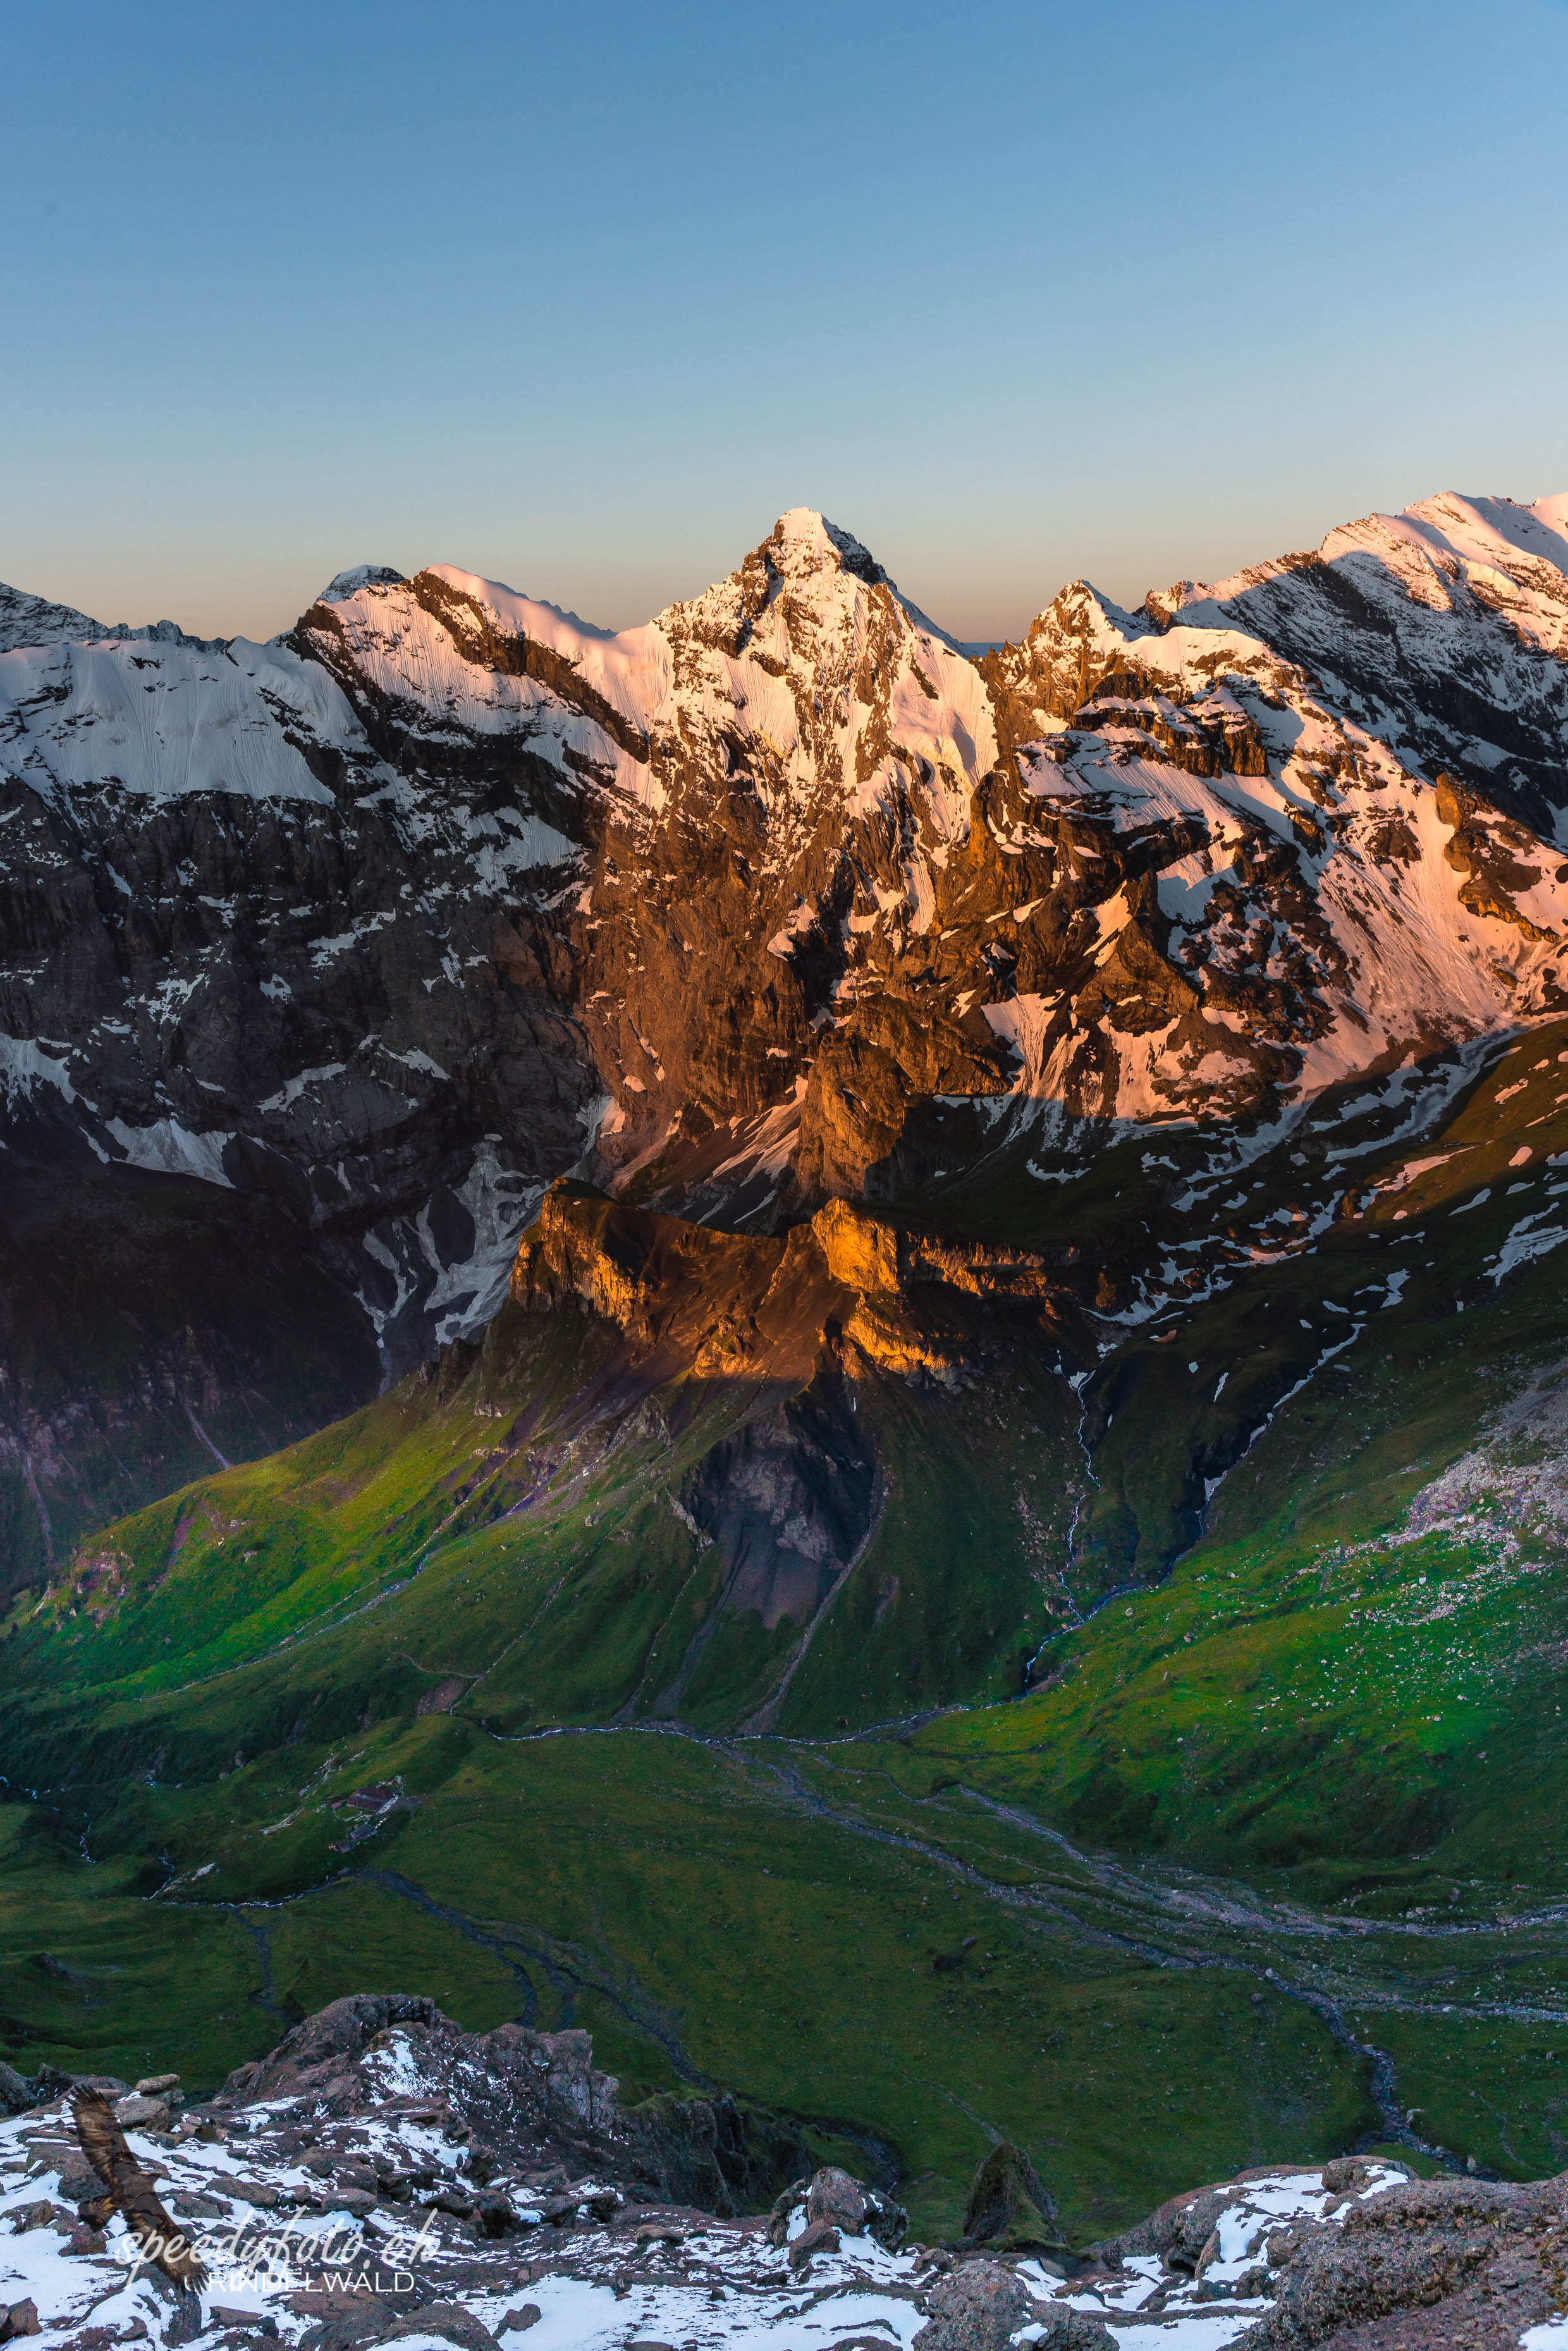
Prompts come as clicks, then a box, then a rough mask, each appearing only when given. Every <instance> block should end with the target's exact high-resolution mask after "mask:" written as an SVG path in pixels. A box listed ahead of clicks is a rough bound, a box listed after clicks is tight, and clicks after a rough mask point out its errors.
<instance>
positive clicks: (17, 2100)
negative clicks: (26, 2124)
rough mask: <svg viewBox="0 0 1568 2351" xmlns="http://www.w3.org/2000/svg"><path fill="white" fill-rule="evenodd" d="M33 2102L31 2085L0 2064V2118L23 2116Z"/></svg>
mask: <svg viewBox="0 0 1568 2351" xmlns="http://www.w3.org/2000/svg"><path fill="white" fill-rule="evenodd" d="M33 2102H34V2094H33V2086H32V2084H31V2083H30V2082H24V2080H23V2079H22V2076H21V2075H20V2074H18V2073H16V2071H15V2070H14V2069H13V2068H12V2067H11V2066H9V2065H5V2064H0V2116H7V2115H25V2114H26V2111H27V2109H28V2107H29V2106H30V2105H32V2104H33Z"/></svg>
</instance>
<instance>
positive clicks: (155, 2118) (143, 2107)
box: [114, 2090, 169, 2130]
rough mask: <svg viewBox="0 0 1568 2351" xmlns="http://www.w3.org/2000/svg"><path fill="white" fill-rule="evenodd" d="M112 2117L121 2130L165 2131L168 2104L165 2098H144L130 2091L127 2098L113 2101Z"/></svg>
mask: <svg viewBox="0 0 1568 2351" xmlns="http://www.w3.org/2000/svg"><path fill="white" fill-rule="evenodd" d="M114 2117H115V2120H116V2121H117V2122H118V2123H119V2125H120V2128H121V2130H167V2129H168V2127H169V2102H168V2100H167V2099H166V2098H144V2097H141V2096H140V2095H138V2093H137V2092H136V2091H135V2090H132V2091H131V2094H130V2095H129V2096H128V2097H124V2098H117V2099H116V2100H115V2102H114Z"/></svg>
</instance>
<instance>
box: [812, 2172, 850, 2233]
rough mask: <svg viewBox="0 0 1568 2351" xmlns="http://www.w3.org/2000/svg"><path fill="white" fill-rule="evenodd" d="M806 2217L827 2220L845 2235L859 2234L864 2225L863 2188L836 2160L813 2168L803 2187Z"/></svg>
mask: <svg viewBox="0 0 1568 2351" xmlns="http://www.w3.org/2000/svg"><path fill="white" fill-rule="evenodd" d="M806 2219H807V2220H808V2222H810V2221H812V2220H826V2221H828V2222H830V2223H831V2226H832V2227H833V2228H835V2229H841V2230H842V2231H843V2232H844V2234H845V2236H846V2237H858V2236H859V2235H860V2233H861V2231H862V2229H863V2228H864V2227H865V2190H864V2189H862V2186H861V2184H860V2181H859V2180H858V2179H851V2177H850V2175H849V2173H848V2172H847V2171H841V2170H840V2169H839V2168H838V2166H837V2164H832V2163H830V2164H827V2165H825V2166H824V2167H823V2168H822V2169H821V2171H818V2172H814V2173H813V2174H812V2178H811V2185H810V2188H809V2189H807V2190H806Z"/></svg>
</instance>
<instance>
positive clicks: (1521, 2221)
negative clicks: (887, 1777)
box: [0, 1997, 1568, 2351]
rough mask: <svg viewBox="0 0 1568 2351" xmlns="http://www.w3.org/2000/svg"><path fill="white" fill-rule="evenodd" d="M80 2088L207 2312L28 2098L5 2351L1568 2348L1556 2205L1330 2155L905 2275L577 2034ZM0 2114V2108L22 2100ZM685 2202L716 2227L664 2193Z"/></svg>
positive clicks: (508, 2036) (55, 2119) (856, 2200)
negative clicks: (109, 2208) (1094, 2241)
mask: <svg viewBox="0 0 1568 2351" xmlns="http://www.w3.org/2000/svg"><path fill="white" fill-rule="evenodd" d="M102 2086H104V2087H105V2088H106V2089H107V2090H108V2091H109V2092H110V2093H111V2094H118V2095H119V2103H120V2114H121V2119H122V2121H123V2123H124V2126H125V2128H126V2131H127V2135H128V2137H129V2141H130V2144H131V2148H132V2151H133V2153H134V2154H135V2156H136V2157H137V2158H138V2159H139V2160H140V2162H141V2164H142V2165H143V2166H144V2168H145V2169H146V2170H147V2171H148V2172H149V2173H150V2174H152V2175H154V2176H155V2177H156V2179H157V2180H158V2183H159V2191H160V2193H161V2195H162V2199H163V2202H164V2203H165V2205H166V2206H167V2208H168V2210H169V2211H170V2213H171V2215H172V2217H173V2218H174V2220H176V2221H177V2223H178V2224H179V2225H180V2226H181V2227H182V2228H183V2229H184V2230H186V2231H189V2234H190V2236H191V2238H192V2240H193V2241H194V2242H195V2244H196V2245H197V2248H198V2250H199V2251H200V2252H201V2254H202V2256H203V2258H204V2262H205V2265H206V2277H205V2282H204V2285H203V2286H202V2288H201V2290H200V2292H199V2293H194V2292H192V2291H189V2290H186V2291H184V2292H179V2291H176V2290H175V2289H174V2288H173V2287H172V2286H171V2285H169V2284H168V2283H167V2282H166V2281H165V2280H164V2279H163V2278H162V2276H161V2275H160V2274H159V2273H158V2272H157V2271H156V2270H155V2269H152V2268H150V2267H149V2266H147V2265H146V2264H145V2263H138V2262H137V2259H136V2254H135V2249H134V2248H133V2247H132V2245H131V2241H130V2240H129V2237H128V2236H127V2233H126V2231H125V2224H124V2222H123V2220H121V2219H120V2216H119V2215H118V2213H113V2214H110V2215H108V2216H107V2217H106V2216H105V2213H104V2210H103V2208H102V2205H101V2203H100V2201H99V2199H100V2197H101V2184H100V2182H99V2180H98V2179H95V2178H94V2176H93V2175H92V2173H91V2171H90V2169H89V2167H88V2165H87V2163H86V2160H85V2158H84V2157H83V2155H82V2152H81V2148H80V2145H79V2142H78V2139H77V2137H76V2135H75V2133H74V2131H73V2130H72V2127H71V2124H70V2119H69V2114H70V2109H69V2105H68V2101H67V2099H66V2097H65V2095H64V2092H65V2090H66V2087H67V2083H66V2080H65V2077H63V2076H59V2075H50V2074H45V2075H42V2076H40V2077H39V2079H38V2081H37V2083H35V2084H33V2085H27V2088H28V2090H29V2091H30V2093H31V2094H32V2095H37V2096H38V2098H39V2103H37V2104H36V2105H32V2106H31V2107H29V2108H26V2109H25V2110H24V2111H23V2112H22V2113H20V2114H18V2115H15V2116H13V2117H12V2118H11V2119H10V2120H8V2121H5V2122H0V2341H3V2340H7V2339H20V2338H22V2337H24V2336H29V2337H30V2336H34V2335H37V2338H38V2340H39V2346H40V2351H44V2346H56V2345H57V2346H62V2351H63V2346H70V2351H110V2346H116V2345H119V2344H130V2343H132V2342H136V2343H146V2344H148V2345H150V2346H171V2351H173V2346H181V2345H185V2344H191V2343H197V2342H199V2343H201V2344H203V2345H210V2346H214V2351H217V2346H222V2351H247V2346H256V2351H262V2346H263V2345H264V2344H266V2343H277V2344H279V2345H283V2344H287V2345H291V2346H298V2351H357V2346H361V2345H365V2346H370V2345H381V2344H387V2343H393V2342H395V2343H399V2344H404V2345H407V2346H409V2351H503V2347H504V2346H509V2344H510V2338H511V2337H512V2336H514V2335H522V2334H526V2335H527V2336H528V2351H638V2346H641V2351H659V2346H665V2351H677V2346H678V2351H699V2346H701V2351H706V2346H736V2347H737V2351H739V2346H747V2351H751V2346H757V2351H761V2346H775V2347H776V2351H870V2347H871V2346H873V2345H883V2346H915V2345H918V2346H920V2351H1002V2346H1024V2345H1037V2344H1038V2345H1043V2346H1051V2351H1094V2346H1102V2351H1111V2346H1113V2345H1114V2346H1117V2351H1221V2346H1227V2345H1229V2344H1232V2343H1236V2344H1239V2343H1242V2342H1243V2341H1245V2342H1246V2343H1247V2344H1248V2346H1249V2351H1276V2346H1277V2351H1296V2347H1297V2346H1310V2345H1315V2344H1318V2343H1327V2342H1331V2341H1332V2342H1333V2343H1334V2344H1335V2346H1344V2351H1349V2346H1352V2345H1353V2344H1361V2343H1364V2344H1365V2345H1366V2346H1367V2351H1372V2346H1373V2345H1374V2344H1377V2345H1380V2346H1381V2345H1393V2344H1394V2343H1397V2344H1398V2346H1400V2351H1420V2346H1426V2345H1428V2344H1432V2345H1436V2344H1438V2343H1443V2344H1447V2343H1456V2344H1457V2343H1459V2342H1464V2343H1466V2344H1472V2343H1473V2344H1484V2345H1487V2346H1491V2345H1497V2346H1505V2345H1506V2346H1510V2351H1512V2346H1514V2345H1516V2344H1518V2343H1520V2342H1521V2340H1526V2341H1528V2343H1529V2346H1530V2351H1546V2346H1548V2345H1550V2344H1551V2343H1552V2342H1554V2341H1555V2340H1556V2339H1557V2337H1558V2335H1559V2333H1560V2332H1562V2333H1563V2335H1565V2336H1568V2329H1565V2328H1563V2324H1562V2319H1561V2313H1562V2310H1563V2304H1564V2301H1565V2300H1568V2283H1565V2281H1564V2274H1563V2260H1564V2251H1563V2248H1564V2238H1565V2231H1564V2217H1565V2216H1564V2183H1563V2181H1561V2180H1554V2181H1550V2182H1546V2183H1543V2184H1541V2185H1536V2186H1531V2187H1521V2188H1511V2187H1500V2186H1496V2185H1491V2184H1488V2183H1480V2182H1475V2181H1469V2180H1455V2181H1442V2182H1438V2183H1425V2184H1424V2183H1419V2182H1416V2181H1412V2180H1411V2179H1408V2177H1407V2176H1406V2174H1405V2173H1404V2171H1403V2170H1402V2169H1400V2168H1398V2167H1397V2166H1395V2165H1391V2164H1387V2163H1384V2162H1380V2161H1366V2160H1354V2159H1351V2158H1345V2159H1343V2160H1341V2161H1339V2162H1337V2163H1331V2164H1328V2165H1325V2166H1322V2167H1321V2168H1309V2169H1290V2168H1281V2169H1277V2170H1271V2171H1256V2172H1250V2173H1245V2174H1243V2175H1241V2176H1240V2177H1239V2178H1238V2179H1235V2180H1232V2181H1230V2182H1228V2183H1226V2184H1225V2185H1223V2186H1220V2187H1215V2188H1207V2189H1200V2190H1197V2191H1193V2192H1189V2193H1188V2194H1186V2195H1185V2196H1182V2197H1177V2198H1175V2199H1172V2201H1171V2202H1170V2203H1168V2204H1166V2205H1165V2206H1163V2207H1162V2208H1161V2209H1160V2210H1159V2211H1157V2212H1155V2214H1154V2215H1153V2216H1152V2217H1151V2218H1150V2219H1149V2220H1145V2221H1144V2222H1143V2223H1141V2224H1140V2226H1139V2227H1137V2228H1136V2229H1134V2230H1132V2231H1129V2232H1128V2233H1127V2234H1126V2235H1125V2236H1124V2237H1122V2238H1120V2239H1116V2240H1113V2241H1110V2242H1108V2243H1104V2244H1101V2245H1095V2246H1092V2247H1091V2248H1090V2249H1089V2250H1088V2252H1086V2253H1085V2254H1083V2255H1082V2256H1079V2257H1074V2256H1072V2255H1071V2254H1069V2253H1067V2252H1066V2251H1065V2249H1064V2248H1061V2247H1053V2246H1051V2245H1049V2244H1047V2243H1042V2244H1041V2245H1040V2247H1039V2248H1038V2249H1037V2250H1035V2251H1034V2252H1030V2251H1029V2250H1027V2246H1026V2243H1025V2241H1024V2237H1025V2236H1026V2235H1027V2231H1025V2232H1024V2234H1023V2235H1020V2231H1019V2213H1018V2211H1017V2210H1015V2211H1014V2213H1013V2215H1012V2225H1011V2226H1010V2227H1009V2230H1008V2231H1007V2243H1008V2245H1009V2252H1007V2254H1006V2255H1005V2257H1004V2256H1002V2255H1001V2254H1000V2252H999V2251H998V2245H999V2240H998V2245H993V2246H992V2247H989V2248H988V2247H987V2246H985V2245H983V2244H977V2243H976V2242H975V2241H973V2240H968V2239H964V2240H960V2241H959V2242H958V2244H957V2246H956V2248H936V2249H929V2248H922V2247H911V2246H907V2245H905V2244H904V2242H903V2238H904V2215H903V2213H902V2211H901V2210H899V2208H898V2207H897V2206H896V2205H895V2204H894V2202H893V2200H892V2199H891V2197H889V2196H888V2195H887V2194H886V2193H885V2192H883V2191H881V2190H878V2189H874V2188H873V2189H867V2188H865V2187H862V2185H861V2184H860V2183H859V2182H856V2181H854V2180H852V2179H850V2178H849V2177H848V2175H847V2174H845V2173H843V2172H841V2171H834V2170H826V2171H819V2172H817V2173H816V2174H815V2175H814V2176H813V2177H812V2178H811V2179H810V2180H809V2181H808V2180H805V2179H800V2180H798V2181H797V2182H796V2184H795V2185H794V2187H793V2188H790V2189H786V2190H785V2192H784V2193H783V2194H782V2195H779V2197H778V2198H777V2199H776V2200H775V2202H774V2205H773V2210H772V2211H771V2212H770V2213H768V2214H763V2215H757V2214H745V2213H743V2212H742V2211H741V2210H739V2209H738V2208H739V2207H740V2206H742V2205H743V2204H744V2203H746V2202H747V2201H760V2200H762V2199H758V2197H757V2196H756V2190H757V2189H758V2185H759V2183H760V2182H761V2180H762V2179H763V2176H764V2174H765V2172H766V2171H767V2169H768V2166H769V2165H772V2166H774V2167H775V2168H776V2167H777V2166H778V2164H779V2161H780V2159H781V2158H788V2157H789V2153H790V2151H791V2146H790V2142H791V2137H792V2135H791V2133H790V2132H789V2127H788V2126H784V2125H781V2124H779V2123H778V2121H777V2119H776V2118H773V2117H768V2116H762V2117H758V2116H754V2115H753V2116H747V2115H743V2114H742V2112H741V2110H740V2109H738V2108H737V2107H735V2106H734V2105H733V2104H732V2103H731V2102H729V2101H727V2100H722V2099H721V2100H716V2101H714V2100H707V2099H694V2100H688V2101H677V2100H674V2099H655V2100H651V2101H648V2102H647V2103H646V2104H645V2105H643V2106H641V2107H634V2108H623V2107H622V2106H621V2105H620V2104H619V2102H618V2100H617V2098H616V2095H615V2085H614V2084H613V2082H612V2081H611V2080H610V2079H609V2078H608V2077H607V2076H605V2075H604V2074H597V2073H595V2072H594V2071H593V2068H592V2064H591V2048H590V2044H589V2041H588V2036H587V2035H586V2034H585V2033H580V2032H565V2033H554V2034H549V2033H534V2032H525V2031H523V2030H521V2029H520V2028H519V2027H517V2026H515V2025H508V2026H503V2027H502V2028H501V2029H500V2030H499V2031H498V2032H494V2033H490V2034H486V2035H483V2036H480V2035H465V2034H463V2033H461V2032H459V2031H458V2030H457V2029H456V2028H455V2026H453V2025H452V2024H451V2023H450V2022H448V2021H447V2020H446V2019H445V2018H444V2017H442V2016H441V2015H440V2013H439V2011H436V2010H435V2009H434V2006H433V2004H432V2003H431V2002H430V2001H424V2000H417V1999H399V1998H389V1997H381V1998H361V1999H358V2000H351V2001H337V2002H335V2003H334V2004H333V2006H332V2007H331V2008H329V2009H328V2010H325V2011H323V2012H322V2013H321V2015H320V2016H319V2017H315V2018H312V2019H310V2020H309V2021H308V2022H307V2023H306V2024H304V2025H302V2026H300V2027H299V2028H298V2029H297V2031H296V2032H293V2033H291V2034H290V2035H289V2036H288V2038H287V2040H286V2041H285V2042H284V2043H283V2044H282V2045H281V2046H280V2048H279V2049H278V2050H277V2051H276V2052H275V2053H274V2054H273V2056H272V2057H270V2058H269V2059H267V2060H266V2061H264V2062H263V2063H262V2064H259V2065H252V2066H247V2067H245V2068H242V2069H241V2071H240V2073H239V2074H235V2075H234V2076H231V2079H230V2081H229V2083H228V2084H227V2085H226V2086H225V2091H224V2092H223V2093H222V2094H220V2095H219V2096H218V2097H217V2098H215V2099H214V2100H213V2101H212V2103H211V2104H210V2105H184V2104H183V2102H182V2101H181V2099H180V2096H179V2094H178V2092H177V2090H175V2089H173V2088H172V2085H171V2084H170V2082H169V2080H168V2079H167V2077H164V2078H162V2079H161V2080H159V2081H157V2082H152V2083H148V2084H146V2085H142V2089H141V2093H140V2094H138V2093H126V2090H125V2085H120V2084H114V2083H110V2084H106V2085H102ZM0 2091H5V2093H6V2094H7V2095H6V2103H9V2104H13V2105H14V2104H15V2103H16V2098H17V2096H18V2095H22V2094H24V2085H20V2084H19V2083H18V2082H17V2080H16V2077H15V2076H7V2077H6V2078H5V2080H4V2081H0ZM46 2092H47V2095H43V2094H44V2093H46ZM794 2144H795V2146H796V2147H799V2142H798V2141H796V2142H795V2143H794ZM1020 2160H1021V2159H1020ZM990 2168H994V2159H993V2167H990ZM1024 2168H1025V2170H1026V2172H1027V2166H1026V2167H1024ZM1030 2177H1032V2175H1030ZM698 2183H701V2184H704V2185H706V2189H707V2192H708V2200H709V2202H710V2204H711V2205H712V2206H714V2207H716V2208H717V2209H715V2210H703V2209H700V2208H699V2207H698V2206H697V2205H696V2204H695V2202H693V2201H692V2200H690V2199H689V2198H686V2199H682V2198H681V2197H680V2196H679V2194H678V2193H672V2190H673V2189H679V2188H680V2187H681V2186H683V2185H684V2186H685V2187H688V2188H689V2187H691V2186H692V2185H694V2184H698ZM1047 2200H1049V2199H1047ZM1024 2217H1025V2218H1026V2219H1027V2218H1028V2216H1027V2215H1025V2216H1024ZM1042 2233H1043V2234H1044V2235H1047V2236H1048V2235H1049V2233H1050V2231H1049V2223H1045V2225H1044V2229H1043V2231H1042ZM1401 2314H1402V2315H1401ZM1391 2317H1397V2319H1398V2324H1397V2325H1396V2329H1395V2331H1394V2332H1392V2333H1391V2332H1390V2331H1389V2321H1390V2319H1391Z"/></svg>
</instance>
